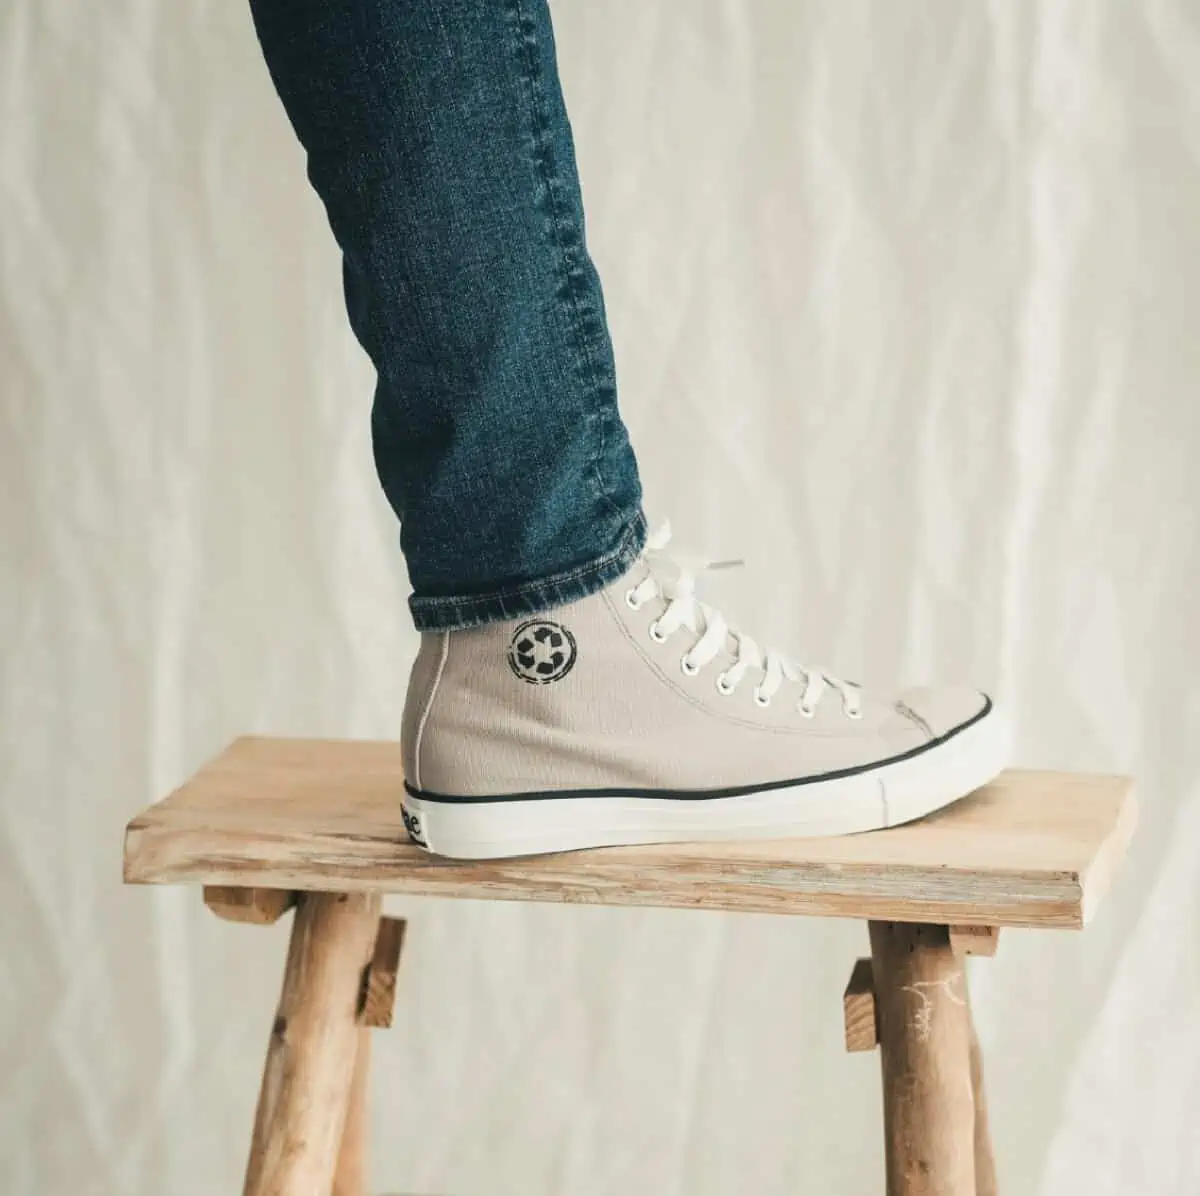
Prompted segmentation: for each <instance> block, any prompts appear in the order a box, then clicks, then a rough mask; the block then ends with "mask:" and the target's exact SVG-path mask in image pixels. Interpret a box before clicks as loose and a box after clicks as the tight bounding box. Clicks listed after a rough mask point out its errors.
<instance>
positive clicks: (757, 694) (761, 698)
mask: <svg viewBox="0 0 1200 1196" xmlns="http://www.w3.org/2000/svg"><path fill="white" fill-rule="evenodd" d="M754 704H755V706H761V707H762V708H763V709H764V710H765V709H766V708H767V707H768V706H770V704H771V699H770V698H768V697H767V695H766V694H765V693H763V691H762V690H761V689H755V691H754Z"/></svg>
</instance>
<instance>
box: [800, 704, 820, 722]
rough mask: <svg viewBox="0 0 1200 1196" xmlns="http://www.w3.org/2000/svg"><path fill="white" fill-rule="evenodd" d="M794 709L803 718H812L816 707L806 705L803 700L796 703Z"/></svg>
mask: <svg viewBox="0 0 1200 1196" xmlns="http://www.w3.org/2000/svg"><path fill="white" fill-rule="evenodd" d="M796 709H797V710H799V711H800V714H801V715H802V716H803V717H804V718H813V717H815V715H816V713H817V712H816V709H815V708H814V707H812V706H806V705H805V704H804V703H803V702H797V703H796Z"/></svg>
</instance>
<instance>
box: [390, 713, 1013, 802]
mask: <svg viewBox="0 0 1200 1196" xmlns="http://www.w3.org/2000/svg"><path fill="white" fill-rule="evenodd" d="M991 712H992V699H991V698H989V697H988V696H987V694H984V695H983V709H982V710H980V711H979V713H978V714H976V715H973V716H972V717H971V718H969V719H968V720H967V721H966V722H965V723H960V724H959V725H958V726H957V727H954V728H953V729H951V730H949V731H947V732H946V733H945V734H944V735H939V736H938V737H937V738H936V739H931V740H929V742H928V743H922V744H920V745H919V746H918V747H915V748H910V749H909V750H908V751H907V752H901V753H900V754H899V755H898V756H888V757H886V758H885V759H883V760H874V761H872V762H871V763H870V764H858V765H855V766H854V767H853V768H839V769H835V770H834V771H833V772H821V773H816V774H814V775H813V776H808V777H796V778H794V779H792V780H788V781H763V782H761V783H759V784H757V785H733V786H730V787H729V788H727V789H545V790H534V791H532V792H529V793H501V794H492V795H490V796H486V797H454V796H452V795H450V794H445V793H430V792H429V791H428V790H427V789H417V788H415V787H414V786H412V785H410V784H409V783H408V781H407V780H406V781H405V782H404V788H405V791H406V792H407V793H408V795H409V796H410V797H416V798H419V799H420V800H421V801H427V802H440V803H442V804H443V805H448V806H461V805H478V804H480V803H486V802H513V801H546V800H548V799H550V798H557V797H643V798H655V797H658V798H666V799H668V800H670V801H712V800H713V799H714V798H720V797H745V796H747V795H748V794H751V793H768V792H770V791H771V790H772V789H792V788H795V787H798V786H800V785H814V784H817V783H818V782H820V781H838V780H841V779H842V778H843V777H853V776H858V775H860V774H861V773H864V772H874V771H875V770H876V769H879V768H886V767H887V766H888V765H889V764H899V763H900V762H901V761H903V760H912V759H914V758H915V757H917V756H921V755H923V754H924V753H925V752H928V751H930V750H932V749H933V748H935V747H941V745H942V744H944V743H947V742H949V741H950V740H951V739H953V738H954V737H955V736H956V735H961V734H962V733H963V732H964V731H966V730H967V729H968V728H969V727H973V726H974V725H975V724H976V723H978V722H981V721H982V720H983V719H985V718H986V717H987V716H988V715H989V714H990V713H991Z"/></svg>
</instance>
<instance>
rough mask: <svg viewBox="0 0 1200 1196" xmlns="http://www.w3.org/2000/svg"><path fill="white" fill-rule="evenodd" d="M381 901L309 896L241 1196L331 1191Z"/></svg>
mask: <svg viewBox="0 0 1200 1196" xmlns="http://www.w3.org/2000/svg"><path fill="white" fill-rule="evenodd" d="M379 906H380V900H379V897H378V895H376V894H353V895H351V894H345V893H304V894H302V895H301V896H300V900H299V902H298V904H297V907H296V915H295V922H294V923H293V925H292V938H291V943H290V945H289V947H288V957H287V967H286V969H285V971H284V977H283V992H282V995H281V996H280V998H279V1011H278V1013H277V1014H276V1016H275V1025H274V1027H273V1029H272V1031H271V1041H270V1045H269V1046H268V1048H267V1062H266V1067H265V1069H264V1071H263V1082H262V1089H261V1091H260V1093H259V1098H258V1113H257V1116H256V1118H255V1123H254V1137H253V1139H252V1142H251V1147H250V1163H249V1166H248V1167H247V1169H246V1186H245V1189H244V1192H245V1196H324V1193H326V1192H331V1191H332V1190H333V1177H334V1171H335V1169H336V1167H337V1163H338V1153H339V1151H340V1149H341V1146H342V1133H343V1130H344V1128H345V1124H346V1115H347V1108H348V1105H349V1100H350V1092H351V1088H352V1084H353V1077H354V1071H355V1060H356V1058H357V1053H358V1045H359V1035H360V1033H361V1031H360V1030H359V1026H358V1014H359V1009H360V1004H361V1000H362V995H363V980H364V970H365V969H366V967H367V965H368V964H369V963H370V961H371V956H372V953H373V951H374V949H375V934H376V928H377V927H378V925H379Z"/></svg>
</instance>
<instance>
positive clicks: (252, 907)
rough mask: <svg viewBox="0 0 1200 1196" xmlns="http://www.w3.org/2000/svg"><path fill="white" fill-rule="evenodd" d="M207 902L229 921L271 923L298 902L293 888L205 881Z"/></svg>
mask: <svg viewBox="0 0 1200 1196" xmlns="http://www.w3.org/2000/svg"><path fill="white" fill-rule="evenodd" d="M204 904H205V905H207V906H208V908H209V909H210V910H212V912H213V913H214V914H216V915H217V917H218V918H223V919H224V920H225V921H226V922H244V923H248V924H250V925H253V926H270V925H271V923H272V922H278V921H279V919H280V918H282V917H283V915H284V914H286V913H287V911H288V910H289V909H291V908H292V906H293V905H295V904H296V894H295V892H293V891H292V890H290V889H243V888H238V887H236V886H234V885H205V886H204Z"/></svg>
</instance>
